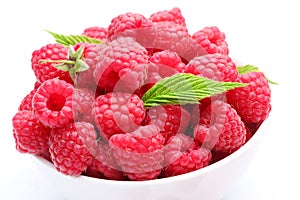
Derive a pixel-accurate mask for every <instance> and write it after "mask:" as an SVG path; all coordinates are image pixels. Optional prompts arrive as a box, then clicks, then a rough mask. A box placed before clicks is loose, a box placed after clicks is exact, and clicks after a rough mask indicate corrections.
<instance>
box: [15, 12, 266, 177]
mask: <svg viewBox="0 0 300 200" xmlns="http://www.w3.org/2000/svg"><path fill="white" fill-rule="evenodd" d="M82 35H83V36H87V37H88V38H93V39H96V40H98V41H102V43H92V42H78V43H77V44H74V45H71V46H70V47H67V46H65V45H63V44H60V43H59V42H57V43H53V44H47V45H45V46H43V47H41V48H40V49H38V50H35V51H34V52H33V53H32V58H31V67H32V70H33V72H34V74H35V76H36V82H35V84H34V87H33V89H32V91H30V92H29V93H28V95H27V96H26V97H24V99H23V100H22V101H21V104H20V106H19V108H18V111H17V113H16V114H15V115H14V117H13V119H12V125H13V136H14V138H15V143H16V149H17V150H18V151H19V152H21V153H30V154H34V155H38V156H41V157H43V158H45V159H47V160H48V161H49V162H51V163H53V165H54V166H55V168H56V169H57V170H58V171H59V172H61V173H63V174H66V175H71V176H80V175H84V176H90V177H94V178H101V179H110V180H120V181H130V180H131V181H143V180H152V179H158V178H166V177H171V176H177V175H180V174H185V173H188V172H191V171H195V170H199V169H201V168H204V167H206V166H208V165H211V164H213V163H215V162H217V161H219V160H220V159H223V158H225V157H226V156H228V155H230V154H232V153H233V152H235V151H236V150H238V149H239V148H240V147H241V146H243V145H244V144H245V143H246V142H247V141H248V140H249V139H250V138H251V137H252V136H253V135H254V134H255V132H256V131H257V129H258V128H259V126H260V125H261V123H262V122H263V121H264V120H265V119H266V118H267V117H268V115H269V112H270V111H271V105H270V100H271V91H270V86H269V82H268V79H267V78H266V77H265V75H264V74H263V73H262V72H259V71H253V72H249V73H243V74H239V72H238V70H237V66H236V64H235V63H234V62H233V60H232V59H231V58H230V57H229V56H228V55H229V48H228V43H227V42H226V40H225V34H224V33H223V32H221V31H220V30H219V28H218V27H216V26H212V27H205V28H203V29H201V30H199V31H197V32H195V33H194V34H192V35H191V34H190V33H189V32H188V29H187V26H186V22H185V18H184V17H183V16H182V13H181V11H180V9H179V8H173V9H171V10H164V11H159V12H157V13H154V14H152V15H151V16H150V17H148V18H147V17H145V16H143V15H141V14H137V13H125V14H121V15H119V16H117V17H115V18H113V19H112V20H111V23H110V24H109V26H108V27H88V28H86V29H85V30H84V31H83V33H82ZM83 63H84V65H85V66H88V68H86V70H80V64H82V65H83ZM78 66H79V67H78ZM75 69H77V71H76V70H75ZM78 69H79V70H78ZM71 71H72V72H73V73H70V72H71ZM74 71H75V73H74ZM178 73H189V74H193V75H196V76H202V77H205V78H209V79H212V80H215V81H222V82H239V83H246V84H247V86H245V87H240V88H235V89H233V90H229V91H228V92H225V93H223V94H218V95H215V96H212V97H210V98H205V99H202V100H199V104H184V105H180V104H169V105H160V106H153V107H145V106H144V102H143V100H142V97H143V95H144V94H145V92H147V91H148V90H149V89H150V88H151V87H153V85H155V83H157V82H158V81H160V80H162V79H164V78H166V77H170V76H172V75H174V74H178Z"/></svg>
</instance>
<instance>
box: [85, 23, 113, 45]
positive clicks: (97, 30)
mask: <svg viewBox="0 0 300 200" xmlns="http://www.w3.org/2000/svg"><path fill="white" fill-rule="evenodd" d="M107 34H108V31H107V28H103V27H98V26H93V27H88V28H86V29H84V31H83V33H82V35H85V36H88V37H90V38H95V39H98V40H101V41H103V42H104V43H106V42H107Z"/></svg>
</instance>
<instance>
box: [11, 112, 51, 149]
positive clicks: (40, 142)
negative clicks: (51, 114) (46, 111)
mask: <svg viewBox="0 0 300 200" xmlns="http://www.w3.org/2000/svg"><path fill="white" fill-rule="evenodd" d="M12 124H13V133H14V138H15V142H16V148H17V150H18V151H19V152H21V153H31V154H41V153H43V152H44V151H45V150H46V149H48V138H49V133H50V129H49V128H47V127H45V126H44V125H43V124H42V123H41V122H40V121H39V120H38V119H37V118H36V117H35V116H34V114H33V112H32V111H30V110H22V111H18V112H17V113H16V114H15V116H14V117H13V119H12Z"/></svg>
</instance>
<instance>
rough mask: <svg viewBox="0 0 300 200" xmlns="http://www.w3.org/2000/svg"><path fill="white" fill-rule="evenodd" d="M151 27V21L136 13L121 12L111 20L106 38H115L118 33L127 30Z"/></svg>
mask: <svg viewBox="0 0 300 200" xmlns="http://www.w3.org/2000/svg"><path fill="white" fill-rule="evenodd" d="M149 27H152V22H151V21H150V20H149V19H146V18H145V17H144V16H143V15H141V14H137V13H130V12H129V13H125V14H121V15H119V16H117V17H115V18H113V19H112V20H111V23H110V25H109V26H108V38H110V39H115V37H117V36H118V34H120V33H123V32H124V31H128V30H135V29H141V28H149Z"/></svg>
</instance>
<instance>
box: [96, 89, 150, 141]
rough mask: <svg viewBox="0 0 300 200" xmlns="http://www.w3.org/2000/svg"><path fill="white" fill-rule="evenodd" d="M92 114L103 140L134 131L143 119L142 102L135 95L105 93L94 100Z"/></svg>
mask: <svg viewBox="0 0 300 200" xmlns="http://www.w3.org/2000/svg"><path fill="white" fill-rule="evenodd" d="M93 112H94V113H95V116H96V123H97V126H98V128H99V130H100V132H101V134H102V136H103V137H104V138H109V137H111V136H112V135H114V134H117V133H125V132H131V131H133V130H135V129H136V128H137V127H138V126H139V125H140V124H141V123H142V121H143V119H144V117H145V109H144V103H143V101H142V100H141V99H140V98H139V97H138V96H137V95H135V94H127V93H107V94H105V95H101V96H99V97H98V98H97V99H96V102H95V107H94V110H93Z"/></svg>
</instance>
